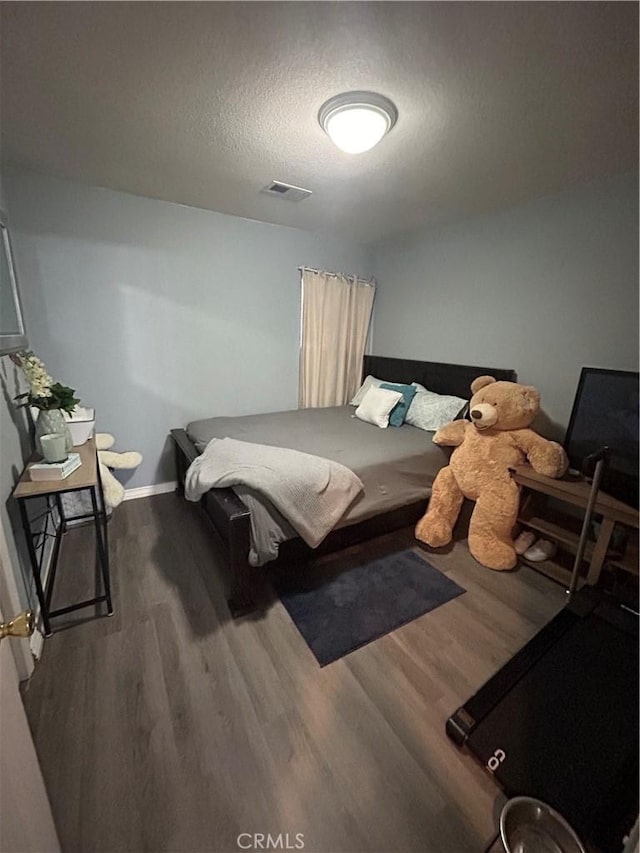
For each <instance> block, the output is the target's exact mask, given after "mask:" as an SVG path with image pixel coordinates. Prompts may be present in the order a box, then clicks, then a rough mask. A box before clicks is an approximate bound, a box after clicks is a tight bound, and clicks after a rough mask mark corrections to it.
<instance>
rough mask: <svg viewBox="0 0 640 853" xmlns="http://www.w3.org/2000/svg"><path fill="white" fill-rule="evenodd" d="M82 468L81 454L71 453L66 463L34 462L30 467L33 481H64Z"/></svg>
mask: <svg viewBox="0 0 640 853" xmlns="http://www.w3.org/2000/svg"><path fill="white" fill-rule="evenodd" d="M79 467H80V454H79V453H70V454H69V456H68V457H67V458H66V459H65V460H64V462H34V463H33V465H30V466H29V476H30V477H31V479H32V480H36V481H40V480H64V479H65V478H66V477H68V476H69V474H72V473H73V472H74V471H75V470H76V468H79Z"/></svg>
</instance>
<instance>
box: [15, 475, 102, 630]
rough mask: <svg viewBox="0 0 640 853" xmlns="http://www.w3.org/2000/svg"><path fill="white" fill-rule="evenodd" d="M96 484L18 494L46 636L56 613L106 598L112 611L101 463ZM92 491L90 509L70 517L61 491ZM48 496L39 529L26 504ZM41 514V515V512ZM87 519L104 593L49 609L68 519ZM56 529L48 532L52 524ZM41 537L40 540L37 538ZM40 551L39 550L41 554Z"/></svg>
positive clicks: (60, 614)
mask: <svg viewBox="0 0 640 853" xmlns="http://www.w3.org/2000/svg"><path fill="white" fill-rule="evenodd" d="M96 474H97V477H96V484H95V485H93V486H81V487H80V488H73V489H56V491H55V492H48V493H47V492H41V493H40V494H37V495H24V496H22V497H19V498H16V500H17V501H18V505H19V507H20V517H21V519H22V529H23V530H24V535H25V538H26V541H27V549H28V552H29V560H30V563H31V572H32V574H33V580H34V582H35V586H36V595H37V596H38V603H39V604H40V612H41V613H42V624H43V626H44V634H45V637H50V636H51V634H52V633H53V631H52V629H51V619H52V618H54V617H56V616H62V615H63V614H65V613H71V612H72V611H74V610H80V609H82V608H84V607H91V606H92V605H96V604H101V603H102V602H103V601H104V602H106V605H107V615H108V616H111V615H112V614H113V604H112V601H111V581H110V577H109V541H108V536H107V522H108V516H107V511H106V507H105V503H104V492H103V489H102V477H101V475H100V466H99V465H96ZM86 491H88V492H89V493H90V495H91V512H86V513H83V514H82V515H74V516H71V517H68V516H66V515H65V513H64V509H63V506H62V501H61V499H60V497H61V495H64V494H70V493H72V492H86ZM42 498H45V499H46V501H47V509H46V510H45V513H44V527H43V528H42V529H40V530H33V525H32V520H31V519H30V518H29V513H28V511H27V504H28V502H29V501H32V500H37V499H42ZM54 509H55V510H56V511H57V514H58V523H57V525H56V524H55V522H54V519H53V512H54ZM39 518H42V516H39ZM84 519H93V522H94V525H95V531H96V556H97V559H98V563H99V565H100V573H101V575H102V583H103V586H104V593H103V594H102V595H98V596H96V597H94V598H90V599H87V600H86V601H79V602H78V603H77V604H70V605H67V606H66V607H59V608H57V609H56V610H50V609H49V608H50V605H51V598H52V596H53V587H54V583H55V578H56V572H57V570H58V559H59V557H60V546H61V544H62V537H63V536H64V534H65V533H66V532H67V528H68V525H69V522H71V521H81V520H84ZM50 525H51V527H52V528H53V530H54V532H53V533H50V532H49V526H50ZM39 537H42V539H41V541H40V542H38V541H37V540H38V538H39ZM51 537H53V538H54V540H55V541H54V545H53V555H52V558H51V569H50V571H49V577H48V578H47V582H46V585H45V586H43V585H42V561H43V559H44V553H45V545H46V542H47V540H48V539H50V538H51ZM38 551H39V552H40V553H39V554H38Z"/></svg>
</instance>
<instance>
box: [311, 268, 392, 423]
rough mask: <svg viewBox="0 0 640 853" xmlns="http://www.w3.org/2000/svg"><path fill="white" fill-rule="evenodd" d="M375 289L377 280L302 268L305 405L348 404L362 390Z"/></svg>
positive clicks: (312, 406)
mask: <svg viewBox="0 0 640 853" xmlns="http://www.w3.org/2000/svg"><path fill="white" fill-rule="evenodd" d="M374 294H375V287H374V285H373V282H366V281H363V280H362V279H358V278H355V277H350V276H346V275H342V274H335V273H326V272H316V271H313V270H307V269H303V270H302V341H301V347H300V389H299V390H300V393H299V406H300V408H301V409H308V408H314V407H319V406H343V405H345V404H346V403H348V402H349V400H350V399H351V398H352V397H353V395H354V394H355V392H356V391H357V389H358V387H359V385H360V382H361V376H362V358H363V356H364V348H365V344H366V341H367V333H368V331H369V321H370V319H371V311H372V309H373V297H374Z"/></svg>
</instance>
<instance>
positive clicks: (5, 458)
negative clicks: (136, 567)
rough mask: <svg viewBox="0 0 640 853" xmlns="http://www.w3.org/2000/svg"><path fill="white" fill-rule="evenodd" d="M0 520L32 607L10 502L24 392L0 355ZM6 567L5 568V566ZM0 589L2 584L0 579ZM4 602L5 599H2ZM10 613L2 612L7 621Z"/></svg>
mask: <svg viewBox="0 0 640 853" xmlns="http://www.w3.org/2000/svg"><path fill="white" fill-rule="evenodd" d="M0 208H2V210H4V211H5V213H7V215H9V206H8V200H7V197H6V193H5V192H4V185H3V182H2V181H0ZM0 387H1V389H2V399H1V400H0V517H1V519H2V527H3V529H4V532H5V535H6V540H7V548H8V550H9V559H10V560H11V567H12V569H13V572H14V574H15V575H16V582H17V587H18V594H19V596H20V603H21V605H22V606H23V607H27V606H32V605H34V604H35V596H34V594H33V589H32V587H33V581H32V580H31V575H30V573H29V563H28V555H27V551H26V543H25V541H24V538H23V536H22V532H21V526H20V516H19V513H18V507H17V505H16V503H15V501H13V500H11V499H10V495H11V491H12V489H13V486H14V484H15V482H16V480H17V478H18V477H19V476H20V472H21V471H22V468H23V465H24V463H25V461H26V459H27V458H28V456H29V454H30V436H29V426H28V420H27V415H26V413H25V411H24V409H17V408H16V406H15V401H14V398H15V396H16V394H19V393H21V392H22V391H23V390H25V387H26V386H25V383H24V377H23V376H22V372H21V371H20V370H18V368H17V367H16V366H15V365H14V364H13V362H12V361H11V359H10V358H9V356H8V355H3V356H0ZM7 568H8V567H7ZM0 589H2V590H4V581H3V579H2V578H1V577H0ZM3 597H4V599H5V600H7V596H6V595H4V596H3ZM13 615H14V614H13V613H5V614H4V616H5V617H6V618H11V617H12V616H13Z"/></svg>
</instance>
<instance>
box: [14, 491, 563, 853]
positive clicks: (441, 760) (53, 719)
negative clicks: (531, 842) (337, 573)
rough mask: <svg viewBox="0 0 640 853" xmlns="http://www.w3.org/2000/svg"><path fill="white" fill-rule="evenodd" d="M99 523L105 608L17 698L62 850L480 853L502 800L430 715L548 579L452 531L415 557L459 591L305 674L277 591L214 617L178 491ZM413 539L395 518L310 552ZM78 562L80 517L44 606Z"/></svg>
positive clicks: (205, 537)
mask: <svg viewBox="0 0 640 853" xmlns="http://www.w3.org/2000/svg"><path fill="white" fill-rule="evenodd" d="M109 532H110V543H111V558H112V575H113V583H114V593H115V608H116V613H115V615H114V616H113V617H111V618H104V619H98V620H93V621H87V622H85V623H83V624H81V625H76V626H74V627H72V628H69V629H68V630H64V631H61V632H59V633H57V634H55V635H54V636H53V637H52V638H51V639H49V640H47V641H46V647H45V653H44V655H43V658H42V660H41V662H40V663H39V664H38V666H37V668H36V672H35V674H34V676H33V678H32V679H31V681H30V683H29V685H28V688H27V690H26V692H25V703H26V707H27V713H28V717H29V720H30V724H31V727H32V730H33V735H34V738H35V742H36V747H37V750H38V754H39V756H40V761H41V765H42V770H43V773H44V777H45V781H46V783H47V787H48V790H49V796H50V799H51V804H52V808H53V813H54V817H55V820H56V824H57V827H58V832H59V835H60V839H61V843H62V846H63V850H64V851H66V853H69V851H83V853H89V851H101V853H106V851H136V852H137V851H180V852H181V853H186V852H187V851H238V850H239V849H241V848H240V847H239V846H238V842H237V838H238V835H239V834H240V833H262V834H264V835H266V834H267V833H271V834H272V835H277V834H279V833H281V834H283V836H284V834H285V833H289V843H290V844H291V845H293V844H294V843H295V841H296V838H295V835H296V833H302V834H303V835H304V843H305V848H304V849H305V850H306V851H314V853H340V851H345V853H361V851H362V853H364V851H398V853H403V851H420V853H479V851H482V850H483V849H484V848H485V846H486V844H487V843H488V841H489V839H490V838H491V837H492V835H493V832H494V827H495V819H496V814H497V813H498V812H499V809H500V807H501V805H502V803H503V802H504V800H503V798H502V797H501V795H500V793H499V791H498V790H497V788H496V786H495V785H494V783H493V781H492V780H491V779H490V778H489V777H488V776H487V775H486V774H485V773H484V772H483V771H482V770H481V769H480V768H479V767H478V766H476V764H475V763H474V762H473V760H472V759H471V758H469V757H468V756H465V755H463V754H461V753H460V752H459V751H458V750H457V749H456V748H455V747H454V746H453V745H452V744H451V743H450V742H449V741H448V740H447V738H446V736H445V733H444V724H445V720H446V718H447V717H448V716H449V714H450V713H451V712H452V711H453V710H455V709H456V708H457V707H458V706H459V705H460V704H462V703H463V702H464V701H465V700H466V699H467V698H469V696H470V695H471V694H472V693H473V692H474V691H475V690H476V689H477V688H478V687H480V686H481V685H482V684H483V683H484V682H485V681H486V679H487V678H488V677H489V676H490V675H491V674H492V673H493V672H494V671H495V670H496V669H498V668H499V667H500V666H501V664H502V663H504V662H505V661H506V660H507V659H508V658H510V657H511V655H512V654H513V653H514V652H515V651H516V650H517V649H518V648H520V647H521V646H522V645H523V644H524V643H525V642H526V641H527V640H528V639H529V638H530V637H531V636H532V635H533V634H535V633H536V631H537V630H538V628H539V626H541V625H542V624H544V623H546V622H547V621H548V620H549V619H550V618H551V617H552V616H553V615H554V614H555V613H556V612H557V611H558V610H559V609H560V608H561V607H562V606H563V605H564V603H565V597H564V593H563V591H562V589H561V588H560V587H558V586H556V585H555V584H553V583H552V582H551V581H549V580H547V579H546V578H543V577H541V576H540V575H537V574H536V573H535V572H533V571H532V570H531V569H525V568H523V569H520V570H518V571H516V572H513V573H502V574H501V573H494V572H491V571H489V570H487V569H483V568H482V567H480V566H479V565H478V564H476V563H475V562H474V561H473V560H472V559H471V558H470V557H469V555H468V552H467V550H466V544H465V543H464V541H463V542H459V543H457V544H456V545H455V546H454V547H453V549H452V550H451V551H450V552H449V553H448V554H438V555H430V556H429V559H430V560H431V562H433V564H434V565H436V566H437V567H438V568H440V569H441V570H442V571H444V572H446V573H447V574H448V575H449V576H450V577H451V578H453V579H454V580H455V581H457V582H458V583H459V584H460V585H461V586H463V587H464V588H465V589H466V590H467V593H466V594H465V595H462V596H460V597H459V598H457V599H455V600H454V601H451V602H449V603H448V604H446V605H444V606H442V607H440V608H438V609H437V610H435V611H433V612H432V613H430V614H427V615H426V616H424V617H422V618H421V619H417V620H416V621H414V622H412V623H410V624H408V625H406V626H404V627H403V628H401V629H400V630H398V631H396V632H394V633H393V634H390V635H388V636H386V637H384V638H382V639H380V640H378V641H376V642H374V643H372V644H370V645H369V646H366V647H365V648H363V649H360V650H359V651H357V652H355V653H353V654H351V655H349V656H347V657H345V658H343V659H342V660H340V661H337V662H336V663H334V664H331V665H330V666H328V667H325V668H324V669H320V668H319V667H318V665H317V663H316V661H315V658H314V657H313V655H312V654H311V652H310V651H309V649H308V648H307V646H306V644H305V642H304V640H303V639H302V638H301V636H300V635H299V634H298V632H297V630H296V628H295V626H294V625H293V624H292V622H291V621H290V619H289V617H288V615H287V613H286V611H285V610H284V608H283V607H282V606H281V605H280V604H279V602H275V603H274V604H273V605H272V606H271V607H270V608H269V610H268V611H267V613H266V615H264V616H263V617H261V618H259V619H248V620H244V621H241V622H232V621H231V620H230V619H229V614H228V611H227V608H226V604H225V601H224V596H223V593H222V578H221V576H219V573H218V571H217V570H216V568H215V566H216V559H217V560H218V563H217V564H218V565H219V556H218V557H217V558H216V554H217V553H218V552H217V551H216V544H215V540H214V538H213V535H212V534H211V533H210V532H209V530H208V528H206V527H205V525H204V523H203V522H202V520H201V519H200V517H199V516H198V515H197V511H196V510H195V508H194V507H192V506H189V505H187V504H185V502H184V501H182V499H180V498H178V497H176V496H175V495H162V496H157V497H153V498H146V499H142V500H137V501H131V502H128V503H125V504H123V505H121V506H120V507H119V508H118V510H117V511H116V512H115V514H114V518H113V520H112V522H111V523H110V525H109ZM414 546H415V540H413V537H412V533H411V531H401V532H398V533H395V534H389V535H387V536H385V537H381V538H380V539H378V540H375V541H374V542H371V543H368V544H367V545H364V546H357V547H355V548H352V549H349V550H348V551H347V552H343V553H342V554H341V555H339V556H335V555H334V556H330V557H325V558H323V561H324V562H327V563H329V564H334V563H335V561H336V560H340V562H341V563H342V564H344V565H345V566H349V565H355V564H357V563H358V562H363V561H366V560H369V559H374V558H375V557H377V556H379V555H381V554H382V553H384V552H385V551H391V550H397V549H399V548H405V547H414ZM92 556H93V539H92V533H91V531H90V530H87V529H83V530H76V531H74V532H73V533H71V534H69V537H68V541H67V542H66V543H65V545H64V551H63V555H62V562H61V566H60V586H59V588H58V589H59V596H58V598H59V600H58V601H57V602H54V604H55V603H58V604H63V603H65V602H63V601H62V599H63V598H64V597H65V596H75V595H78V596H79V595H86V594H87V593H89V592H91V589H90V588H87V582H88V580H89V579H90V573H89V572H87V570H86V568H85V567H86V566H87V565H88V560H89V562H90V561H91V559H92ZM75 618H77V614H76V615H75ZM285 840H286V839H284V838H283V843H284V841H285ZM242 842H243V843H244V844H247V843H248V841H247V836H243V839H242Z"/></svg>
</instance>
